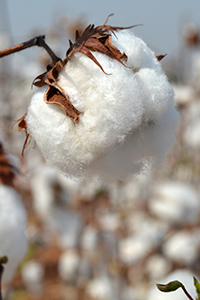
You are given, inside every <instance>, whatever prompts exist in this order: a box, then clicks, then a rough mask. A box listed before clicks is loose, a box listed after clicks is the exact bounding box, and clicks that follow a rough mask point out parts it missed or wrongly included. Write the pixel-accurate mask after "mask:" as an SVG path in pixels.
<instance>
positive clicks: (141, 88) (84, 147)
mask: <svg viewBox="0 0 200 300" xmlns="http://www.w3.org/2000/svg"><path fill="white" fill-rule="evenodd" d="M112 43H113V45H114V46H116V48H118V49H119V50H120V51H121V53H125V54H126V55H127V62H125V63H126V66H127V67H126V66H124V65H123V64H121V63H119V62H118V61H117V60H116V59H113V58H111V57H109V56H108V55H106V54H103V53H99V52H94V51H92V54H93V55H94V57H95V59H96V60H97V61H98V62H99V64H100V65H101V66H102V68H103V70H104V71H105V72H106V73H105V72H103V71H102V70H101V69H100V67H99V66H97V65H96V64H95V63H94V61H92V60H91V59H90V58H88V57H87V56H86V55H84V54H82V53H74V55H73V56H72V57H71V58H70V60H69V61H68V63H67V64H66V65H65V68H64V70H63V71H62V72H60V74H59V77H58V80H57V85H58V86H59V87H60V88H61V89H62V90H63V91H64V93H65V94H67V95H68V96H69V99H70V101H71V103H72V104H73V106H74V107H75V108H76V109H77V110H78V111H79V112H80V115H79V121H78V123H77V124H75V123H74V121H73V120H72V119H71V118H69V117H68V116H66V114H65V112H64V110H63V109H61V108H60V107H58V106H55V105H47V104H46V103H45V102H44V101H43V99H44V94H45V91H46V87H43V88H41V89H40V90H38V91H37V92H36V93H35V94H34V95H33V97H32V99H31V104H30V106H29V109H28V113H27V116H26V119H25V120H26V123H27V125H28V132H29V134H31V135H32V136H33V138H34V139H35V141H36V143H37V145H38V146H39V148H40V150H41V152H42V154H43V155H44V158H45V160H46V161H47V163H48V164H49V165H50V166H53V167H55V168H56V169H58V170H59V171H61V172H62V173H63V174H65V175H67V176H68V177H72V178H81V179H84V180H85V179H87V178H95V177H97V178H101V179H103V180H105V181H106V180H113V179H117V178H118V179H121V180H126V179H127V178H128V177H130V176H131V175H132V174H139V173H142V172H145V170H147V169H149V168H151V167H152V166H153V167H160V166H161V165H162V163H163V160H164V159H165V157H166V155H167V153H168V151H169V149H170V148H171V146H172V145H173V144H174V143H175V140H176V138H175V133H176V131H177V128H178V124H179V115H178V113H177V111H176V110H175V109H174V100H173V91H172V88H171V86H170V84H169V83H168V80H167V78H166V76H165V74H164V72H163V70H162V68H161V66H160V63H159V62H158V60H157V58H156V57H155V55H154V53H153V52H152V51H151V50H150V49H149V48H148V47H147V45H146V44H145V43H144V42H143V41H142V40H141V39H140V38H138V37H136V36H135V35H134V34H133V32H132V30H122V31H119V32H116V36H115V35H113V34H112Z"/></svg>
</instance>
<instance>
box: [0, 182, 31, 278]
mask: <svg viewBox="0 0 200 300" xmlns="http://www.w3.org/2000/svg"><path fill="white" fill-rule="evenodd" d="M25 229H26V212H25V209H24V207H23V205H22V203H21V199H20V197H19V195H18V193H17V192H16V191H15V190H14V189H13V188H11V187H8V186H5V185H2V184H0V256H7V257H8V263H7V264H5V266H4V272H3V278H2V282H3V283H9V282H10V281H11V280H12V277H13V275H14V272H15V270H16V268H17V266H18V264H19V263H20V261H21V260H22V258H23V257H24V255H25V253H26V251H27V246H28V245H27V238H26V235H25Z"/></svg>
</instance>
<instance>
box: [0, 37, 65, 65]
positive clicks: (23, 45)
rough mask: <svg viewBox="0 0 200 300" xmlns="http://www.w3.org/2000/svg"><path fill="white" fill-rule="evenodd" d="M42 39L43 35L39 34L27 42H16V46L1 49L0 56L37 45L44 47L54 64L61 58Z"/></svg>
mask: <svg viewBox="0 0 200 300" xmlns="http://www.w3.org/2000/svg"><path fill="white" fill-rule="evenodd" d="M44 39H45V36H44V35H39V36H37V37H35V38H33V39H31V40H29V41H27V42H24V43H21V44H18V45H16V46H12V47H9V48H7V49H5V50H1V51H0V58H1V57H4V56H7V55H10V54H13V53H16V52H19V51H21V50H24V49H27V48H30V47H33V46H38V47H42V48H44V49H45V50H46V51H47V53H48V54H49V56H50V57H51V59H52V61H53V63H54V64H55V63H56V62H57V61H59V60H61V59H60V58H59V57H58V56H56V55H55V53H54V52H53V51H52V50H51V48H50V47H49V46H48V45H47V44H46V43H45V40H44Z"/></svg>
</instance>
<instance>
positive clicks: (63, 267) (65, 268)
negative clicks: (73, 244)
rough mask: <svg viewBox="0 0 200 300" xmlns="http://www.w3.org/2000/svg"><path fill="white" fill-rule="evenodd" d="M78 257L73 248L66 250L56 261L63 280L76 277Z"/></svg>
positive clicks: (70, 279)
mask: <svg viewBox="0 0 200 300" xmlns="http://www.w3.org/2000/svg"><path fill="white" fill-rule="evenodd" d="M79 263H80V257H79V255H78V253H77V252H76V251H75V250H74V249H71V250H66V251H65V252H64V253H63V254H62V255H61V257H60V259H59V262H58V273H59V276H60V278H62V279H63V280H64V281H73V280H75V279H76V278H77V275H78V267H79Z"/></svg>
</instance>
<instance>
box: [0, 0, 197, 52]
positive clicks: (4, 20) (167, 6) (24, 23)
mask: <svg viewBox="0 0 200 300" xmlns="http://www.w3.org/2000/svg"><path fill="white" fill-rule="evenodd" d="M61 13H66V15H68V16H69V17H71V18H78V17H79V16H85V17H86V18H87V19H88V23H95V25H99V24H102V23H103V22H104V21H105V18H106V17H107V15H108V14H110V13H114V16H113V17H112V18H111V19H110V20H109V24H111V25H119V26H128V25H133V24H139V23H140V24H141V23H142V24H143V26H140V27H137V28H136V29H135V33H136V35H138V36H140V37H142V38H143V39H144V40H145V42H146V43H147V44H148V45H149V46H150V47H151V48H153V50H154V51H155V52H156V54H161V53H162V54H164V53H167V54H168V55H174V54H177V51H178V47H179V41H180V34H181V30H182V28H183V26H184V24H186V23H188V22H192V21H193V22H196V23H197V24H199V25H200V1H199V0H166V1H165V0H157V1H156V0H137V1H136V0H135V1H134V0H98V1H96V0H70V1H68V0H34V1H31V0H0V17H1V21H0V27H1V28H0V29H1V30H2V28H3V29H6V30H9V31H10V33H11V35H12V37H13V41H14V42H15V43H18V42H22V41H24V40H26V39H28V38H30V37H33V36H32V34H33V32H34V30H35V31H37V32H40V34H45V33H46V32H47V31H48V28H49V26H50V25H52V24H53V23H54V21H55V18H57V17H58V16H59V14H61ZM67 46H68V45H67Z"/></svg>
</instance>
